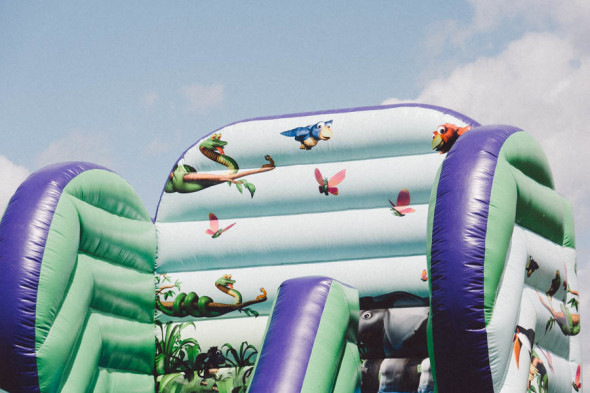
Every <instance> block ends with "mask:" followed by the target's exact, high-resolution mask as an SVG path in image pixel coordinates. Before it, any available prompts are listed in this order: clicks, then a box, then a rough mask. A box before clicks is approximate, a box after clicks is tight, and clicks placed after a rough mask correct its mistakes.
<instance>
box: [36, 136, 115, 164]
mask: <svg viewBox="0 0 590 393" xmlns="http://www.w3.org/2000/svg"><path fill="white" fill-rule="evenodd" d="M111 144H112V141H110V140H108V139H107V137H106V136H105V135H103V134H99V133H82V132H80V131H72V132H70V133H68V135H66V136H65V137H64V138H62V139H58V140H56V141H53V142H51V143H50V144H49V146H47V148H46V149H45V150H44V151H43V152H41V153H40V154H39V155H38V156H37V159H36V163H37V165H38V166H39V167H43V166H46V165H49V164H54V163H56V162H64V161H87V162H92V163H96V164H99V165H103V166H105V167H108V168H114V167H115V165H114V164H115V160H114V154H113V151H112V146H111Z"/></svg>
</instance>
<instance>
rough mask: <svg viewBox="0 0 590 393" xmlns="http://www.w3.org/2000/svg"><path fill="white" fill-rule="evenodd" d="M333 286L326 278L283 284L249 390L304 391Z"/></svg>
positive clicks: (271, 392) (269, 392)
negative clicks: (309, 364)
mask: <svg viewBox="0 0 590 393" xmlns="http://www.w3.org/2000/svg"><path fill="white" fill-rule="evenodd" d="M331 285H332V279H330V278H327V277H303V278H295V279H291V280H287V281H285V282H284V283H283V284H281V286H280V288H279V294H278V297H277V300H276V304H275V307H274V309H273V313H272V317H271V320H270V324H269V326H268V331H267V333H266V337H265V338H264V344H263V346H262V350H261V352H260V356H259V359H258V364H257V366H256V372H255V374H254V377H253V378H252V383H251V384H250V390H249V392H252V393H254V392H255V393H276V392H281V393H298V392H300V391H301V388H302V386H303V380H304V378H305V373H306V370H307V364H308V362H309V358H310V357H311V351H312V348H313V344H314V341H315V337H316V334H317V331H318V328H319V325H320V320H321V318H322V313H323V311H324V306H325V304H326V299H327V298H328V293H329V292H330V287H331Z"/></svg>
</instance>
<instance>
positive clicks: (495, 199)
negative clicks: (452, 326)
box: [483, 160, 518, 326]
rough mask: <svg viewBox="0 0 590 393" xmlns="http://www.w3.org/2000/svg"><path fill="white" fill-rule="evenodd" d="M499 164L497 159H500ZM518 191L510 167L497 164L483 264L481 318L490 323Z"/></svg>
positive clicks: (512, 225) (514, 213)
mask: <svg viewBox="0 0 590 393" xmlns="http://www.w3.org/2000/svg"><path fill="white" fill-rule="evenodd" d="M499 161H500V160H499ZM517 197H518V190H517V185H516V182H515V181H514V178H513V177H512V173H511V170H510V168H509V167H507V166H506V165H501V164H500V163H498V165H497V166H496V172H495V175H494V181H493V184H492V195H491V197H490V204H489V212H488V224H487V229H486V243H485V244H486V249H485V262H484V269H483V270H484V316H485V321H486V326H487V324H488V323H489V321H490V319H491V317H492V312H493V307H494V303H495V301H496V294H497V291H498V285H499V284H500V279H501V277H502V273H503V272H504V263H505V261H506V253H507V251H508V244H510V239H511V238H512V231H513V229H514V220H515V217H516V203H515V202H516V200H517Z"/></svg>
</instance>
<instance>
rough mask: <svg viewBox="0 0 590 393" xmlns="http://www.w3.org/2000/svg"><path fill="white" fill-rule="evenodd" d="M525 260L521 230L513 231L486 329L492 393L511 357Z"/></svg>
mask: <svg viewBox="0 0 590 393" xmlns="http://www.w3.org/2000/svg"><path fill="white" fill-rule="evenodd" d="M527 256H528V254H527V249H526V244H525V238H524V234H523V233H522V229H520V228H518V227H515V228H514V232H513V234H512V240H511V242H510V249H509V250H508V253H507V256H506V266H505V268H504V273H503V275H502V279H501V281H500V285H499V287H498V295H497V297H496V304H495V306H494V312H493V314H492V318H491V319H490V322H489V324H488V326H487V332H488V350H489V354H490V369H491V371H492V380H493V381H494V391H500V387H501V386H502V384H503V382H504V375H505V372H506V367H507V364H508V361H509V360H510V358H511V356H513V355H512V346H511V343H512V339H513V337H514V328H515V327H516V324H517V318H518V313H519V308H520V305H521V302H520V299H521V298H522V292H523V286H524V278H525V276H526V272H525V265H526V260H527ZM522 311H524V312H526V311H527V310H521V312H522Z"/></svg>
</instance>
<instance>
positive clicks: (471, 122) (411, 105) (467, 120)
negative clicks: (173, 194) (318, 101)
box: [154, 103, 479, 222]
mask: <svg viewBox="0 0 590 393" xmlns="http://www.w3.org/2000/svg"><path fill="white" fill-rule="evenodd" d="M404 107H405V108H424V109H432V110H435V111H438V112H441V113H443V114H445V115H447V114H448V115H451V116H454V117H456V118H457V119H459V120H461V121H462V122H464V123H465V124H468V125H470V126H472V127H477V126H479V123H478V122H476V121H475V120H473V119H471V118H469V117H467V116H465V115H463V114H461V113H459V112H455V111H453V110H451V109H447V108H443V107H441V106H436V105H428V104H418V103H407V104H394V105H376V106H363V107H358V108H346V109H334V110H328V111H317V112H303V113H292V114H287V115H279V116H266V117H255V118H252V119H246V120H240V121H236V122H233V123H230V124H226V125H224V126H223V127H220V128H218V129H216V130H215V131H213V132H210V133H209V134H206V135H204V136H202V137H201V138H199V140H201V139H203V138H206V137H208V136H209V135H212V134H215V133H216V132H219V131H220V130H222V129H224V128H226V127H229V126H233V125H235V124H239V123H248V122H251V121H262V120H274V119H289V118H293V117H303V116H315V115H332V114H336V113H351V112H365V111H378V110H385V109H392V108H404ZM195 145H196V142H195V143H194V144H192V145H191V146H189V148H188V149H186V150H185V151H184V152H183V153H182V154H181V155H180V157H183V156H184V155H185V154H186V152H187V151H188V150H190V149H191V148H192V147H193V146H195ZM177 162H178V160H177ZM175 164H176V163H175ZM172 167H174V166H172ZM170 171H172V168H170ZM162 195H164V187H162V192H161V193H160V199H159V200H158V205H157V207H156V215H155V218H154V222H155V221H157V218H158V209H159V208H160V203H161V202H162Z"/></svg>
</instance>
